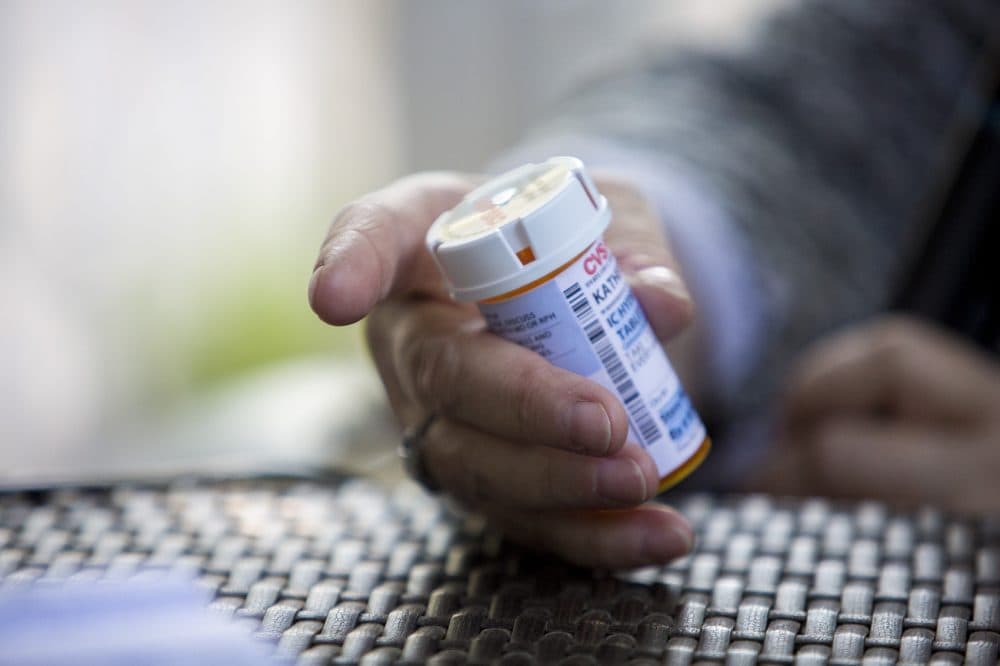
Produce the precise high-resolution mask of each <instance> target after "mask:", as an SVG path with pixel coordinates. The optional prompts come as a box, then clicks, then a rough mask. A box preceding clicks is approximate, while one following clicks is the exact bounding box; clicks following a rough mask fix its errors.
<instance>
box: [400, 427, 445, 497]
mask: <svg viewBox="0 0 1000 666" xmlns="http://www.w3.org/2000/svg"><path fill="white" fill-rule="evenodd" d="M437 416H438V415H437V414H436V413H431V414H430V415H429V416H428V417H427V418H426V419H424V421H423V422H422V423H421V424H420V425H418V426H416V427H413V428H407V429H406V431H405V432H404V433H403V441H402V442H400V443H399V449H398V452H399V457H400V458H401V459H402V461H403V469H404V470H406V473H407V474H408V475H409V476H410V478H411V479H413V480H414V481H416V482H417V483H419V484H420V485H421V486H423V487H424V490H427V491H428V492H431V493H437V492H440V490H441V487H440V486H439V485H438V484H437V483H435V482H434V480H433V479H432V478H431V475H430V474H428V473H427V466H426V465H425V464H424V457H423V451H422V450H421V449H422V445H423V439H424V437H425V436H426V435H427V431H428V430H430V429H431V426H432V425H434V421H436V420H437Z"/></svg>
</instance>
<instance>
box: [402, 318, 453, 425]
mask: <svg viewBox="0 0 1000 666" xmlns="http://www.w3.org/2000/svg"><path fill="white" fill-rule="evenodd" d="M405 356H406V365H405V367H407V368H409V369H410V382H411V385H412V388H413V390H414V393H415V394H416V395H417V397H419V398H420V399H421V400H422V401H423V402H424V403H425V404H427V405H428V406H430V407H433V408H435V409H441V410H447V409H448V408H449V407H450V406H451V405H452V403H453V402H454V400H455V396H456V391H455V380H456V378H457V377H459V376H460V368H459V365H460V363H461V361H460V356H459V354H458V351H457V346H456V344H455V340H454V339H453V338H452V337H450V336H416V337H414V338H412V340H411V342H410V343H409V344H408V345H407V349H406V352H405Z"/></svg>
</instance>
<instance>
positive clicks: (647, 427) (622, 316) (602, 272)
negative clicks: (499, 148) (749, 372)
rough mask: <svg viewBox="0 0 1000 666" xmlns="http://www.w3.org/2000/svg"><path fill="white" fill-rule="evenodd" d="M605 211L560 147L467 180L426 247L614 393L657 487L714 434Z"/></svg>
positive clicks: (471, 294) (681, 470)
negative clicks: (615, 247) (655, 324)
mask: <svg viewBox="0 0 1000 666" xmlns="http://www.w3.org/2000/svg"><path fill="white" fill-rule="evenodd" d="M610 221H611V211H610V209H609V208H608V203H607V200H606V199H605V198H604V197H603V196H601V194H600V193H599V192H598V191H597V188H596V187H594V184H593V182H591V180H590V178H589V177H588V176H587V174H586V172H585V171H584V168H583V163H582V162H580V160H578V159H576V158H572V157H555V158H552V159H550V160H547V161H546V162H544V163H541V164H528V165H525V166H523V167H521V168H518V169H515V170H513V171H510V172H508V173H505V174H503V175H502V176H499V177H497V178H495V179H493V180H491V181H489V182H488V183H486V184H485V185H482V186H481V187H478V188H476V189H475V190H473V191H472V192H470V193H469V194H468V195H466V197H465V198H464V199H463V200H462V202H461V203H459V205H458V206H456V207H455V208H454V209H452V210H450V211H448V212H446V213H444V214H443V215H441V217H439V218H438V219H437V220H436V221H435V222H434V224H433V225H432V226H431V228H430V229H429V230H428V232H427V247H428V249H429V250H430V252H431V254H432V255H433V257H434V259H435V261H436V262H437V264H438V267H439V268H440V269H441V272H442V273H443V274H444V276H445V279H446V280H447V282H448V286H449V288H450V290H451V294H452V296H453V297H454V298H455V299H457V300H460V301H475V302H476V304H477V305H478V307H479V310H480V312H482V314H483V317H485V318H486V322H487V324H488V326H489V328H490V330H491V331H493V332H494V333H495V334H497V335H499V336H501V337H503V338H505V339H507V340H509V341H511V342H515V343H517V344H519V345H521V346H523V347H527V348H528V349H531V350H533V351H535V352H537V353H539V354H541V355H542V356H543V357H545V358H546V359H548V360H549V361H550V362H551V363H553V364H555V365H557V366H559V367H560V368H564V369H566V370H570V371H572V372H575V373H577V374H580V375H583V376H584V377H587V378H589V379H592V380H594V381H596V382H597V383H598V384H600V385H601V386H604V387H605V388H607V389H608V390H610V391H611V392H612V393H614V394H615V395H617V396H618V398H619V399H620V400H621V401H622V404H624V406H625V409H626V412H627V413H628V419H629V439H631V440H633V441H635V442H637V443H639V444H640V445H641V446H642V447H643V448H644V449H645V450H646V451H647V452H648V453H649V455H650V456H651V457H652V458H653V461H654V462H655V463H656V468H657V470H658V472H659V474H660V490H664V489H666V488H669V487H670V486H672V485H674V484H675V483H677V482H678V481H680V480H681V479H683V478H684V477H685V476H687V475H688V474H689V473H690V472H691V471H692V470H694V469H695V468H696V467H697V466H698V464H699V463H701V461H702V460H703V459H704V458H705V456H706V455H707V454H708V450H709V448H710V446H711V441H710V440H709V438H708V437H707V435H706V432H705V426H704V425H702V422H701V419H700V418H699V417H698V414H697V413H696V412H695V410H694V408H693V407H692V405H691V402H690V400H689V399H688V396H687V394H685V392H684V389H683V387H682V386H681V384H680V381H679V380H678V378H677V374H676V373H675V372H674V370H673V368H672V367H671V366H670V362H669V361H668V360H667V357H666V354H665V353H664V352H663V348H662V347H661V346H660V342H659V340H657V338H656V335H655V334H654V333H653V330H652V328H650V326H649V323H648V321H647V320H646V315H645V314H644V313H643V311H642V307H641V306H640V305H639V302H638V301H637V300H636V298H635V296H634V295H633V294H632V290H631V289H630V288H629V286H628V284H627V283H626V281H625V280H624V279H623V277H622V274H621V273H620V272H619V270H618V265H617V263H616V262H615V258H614V256H613V255H612V254H611V252H610V251H609V249H608V247H607V246H606V245H605V244H604V241H603V238H602V234H603V233H604V230H605V229H606V228H607V226H608V223H609V222H610Z"/></svg>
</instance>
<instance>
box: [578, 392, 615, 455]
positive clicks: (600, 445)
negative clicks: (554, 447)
mask: <svg viewBox="0 0 1000 666" xmlns="http://www.w3.org/2000/svg"><path fill="white" fill-rule="evenodd" d="M570 439H571V440H572V441H573V443H574V444H575V445H576V446H577V447H578V448H579V449H580V450H583V451H586V452H588V453H594V454H597V455H604V454H606V453H607V452H608V449H610V448H611V418H610V417H608V412H607V411H606V410H605V409H604V406H603V405H601V404H599V403H596V402H578V403H576V404H575V405H573V413H572V415H571V416H570Z"/></svg>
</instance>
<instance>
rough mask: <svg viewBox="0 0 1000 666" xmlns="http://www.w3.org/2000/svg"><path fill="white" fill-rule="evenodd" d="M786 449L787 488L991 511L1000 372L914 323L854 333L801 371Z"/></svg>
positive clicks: (885, 322)
mask: <svg viewBox="0 0 1000 666" xmlns="http://www.w3.org/2000/svg"><path fill="white" fill-rule="evenodd" d="M785 440H786V445H785V447H784V450H783V452H782V453H780V454H779V455H778V456H777V458H778V459H779V460H783V461H784V462H783V464H779V465H778V466H777V468H776V469H775V470H774V473H773V474H771V477H772V479H771V480H772V481H773V482H774V484H775V485H776V486H777V487H778V488H780V489H782V490H786V491H792V492H808V493H824V494H837V495H851V496H867V497H881V498H884V499H888V500H893V501H902V502H905V503H911V504H912V503H918V502H932V503H934V504H938V505H941V506H946V507H950V508H952V509H955V510H963V511H996V510H998V509H1000V486H998V485H997V479H998V478H1000V365H998V364H997V362H996V360H994V359H991V358H988V357H987V356H985V355H983V354H982V353H981V352H980V351H978V350H976V349H974V348H972V347H969V346H967V345H966V344H965V343H964V342H962V341H960V340H959V339H958V338H956V337H953V336H951V335H950V334H947V333H945V332H943V331H940V330H937V329H934V328H932V327H930V326H929V325H928V324H923V323H920V322H917V321H916V320H911V319H905V318H901V317H885V318H883V319H881V320H879V321H877V322H876V323H874V324H866V325H863V326H859V327H857V328H854V329H851V330H849V331H847V332H845V333H843V334H841V335H838V336H835V337H833V338H831V339H829V340H827V341H824V342H823V343H821V344H820V345H819V346H818V347H817V348H816V349H815V350H813V351H812V352H811V353H810V354H809V355H808V356H807V357H806V358H805V360H804V362H803V363H802V364H801V367H800V368H799V371H798V372H797V373H796V375H795V378H794V380H793V382H792V389H791V391H790V393H789V400H788V404H787V432H786V436H785ZM775 477H777V478H775Z"/></svg>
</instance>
